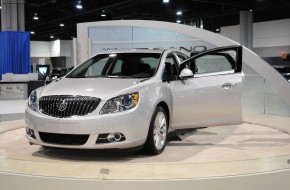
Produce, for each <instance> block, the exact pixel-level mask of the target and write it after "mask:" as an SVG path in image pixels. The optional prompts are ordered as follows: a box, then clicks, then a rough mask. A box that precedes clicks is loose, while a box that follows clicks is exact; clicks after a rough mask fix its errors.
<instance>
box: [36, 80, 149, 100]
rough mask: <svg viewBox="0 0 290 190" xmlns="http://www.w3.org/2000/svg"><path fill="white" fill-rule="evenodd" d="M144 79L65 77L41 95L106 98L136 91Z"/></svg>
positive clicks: (50, 85) (44, 90) (48, 87)
mask: <svg viewBox="0 0 290 190" xmlns="http://www.w3.org/2000/svg"><path fill="white" fill-rule="evenodd" d="M142 80H144V79H116V78H90V79H88V78H81V79H80V78H63V79H61V80H59V81H57V82H52V83H50V84H49V85H47V86H46V87H44V88H43V89H42V91H41V94H40V96H50V95H73V96H77V95H80V96H92V97H97V98H101V99H103V100H104V99H105V100H106V99H108V98H112V97H115V96H118V95H121V94H125V93H132V92H136V90H137V89H136V86H140V82H141V81H142ZM134 90H135V91H134Z"/></svg>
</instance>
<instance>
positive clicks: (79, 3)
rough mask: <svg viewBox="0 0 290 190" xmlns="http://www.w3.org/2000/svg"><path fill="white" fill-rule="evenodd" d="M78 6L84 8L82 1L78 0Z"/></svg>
mask: <svg viewBox="0 0 290 190" xmlns="http://www.w3.org/2000/svg"><path fill="white" fill-rule="evenodd" d="M76 8H77V9H82V8H83V6H82V1H78V4H76Z"/></svg>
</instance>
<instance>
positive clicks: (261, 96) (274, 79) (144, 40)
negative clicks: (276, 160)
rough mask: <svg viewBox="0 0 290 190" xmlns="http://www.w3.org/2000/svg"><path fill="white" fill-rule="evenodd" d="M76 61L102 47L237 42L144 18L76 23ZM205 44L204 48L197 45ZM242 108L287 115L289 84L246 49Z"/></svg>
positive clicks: (183, 47) (190, 47) (210, 45)
mask: <svg viewBox="0 0 290 190" xmlns="http://www.w3.org/2000/svg"><path fill="white" fill-rule="evenodd" d="M77 36H78V38H77V43H76V46H77V49H78V53H77V56H75V57H77V60H76V62H77V64H78V63H81V62H82V61H84V60H86V59H87V58H88V57H90V56H91V55H93V54H95V53H97V52H99V51H104V50H113V49H120V48H170V47H174V48H176V49H181V50H182V51H184V52H185V53H189V51H191V50H194V49H196V50H200V49H203V48H204V47H206V48H207V49H211V48H214V47H220V46H229V45H237V44H238V43H237V42H234V41H232V40H230V39H228V38H226V37H223V36H221V35H219V34H216V33H213V32H209V31H206V30H203V29H199V28H196V27H193V26H187V25H181V24H175V23H168V22H159V21H144V20H119V21H104V22H90V23H81V24H78V25H77ZM200 46H204V47H200ZM243 71H244V73H245V76H246V77H245V85H244V89H243V111H244V112H246V113H255V114H271V115H282V116H290V106H289V105H290V85H289V83H288V81H286V80H285V79H284V78H283V77H282V76H281V75H280V74H279V73H278V72H276V70H274V69H273V68H272V67H271V66H270V65H269V64H268V63H266V62H265V61H263V60H262V59H261V58H260V57H259V56H258V55H256V54H255V53H254V52H252V51H250V50H249V49H247V48H244V49H243Z"/></svg>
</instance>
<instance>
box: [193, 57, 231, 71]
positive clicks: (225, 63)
mask: <svg viewBox="0 0 290 190" xmlns="http://www.w3.org/2000/svg"><path fill="white" fill-rule="evenodd" d="M195 66H196V68H195V73H196V74H202V73H213V72H222V71H230V70H232V69H233V66H232V65H231V63H230V61H229V60H228V59H227V58H226V57H225V56H223V55H207V56H204V57H201V58H198V59H196V60H195Z"/></svg>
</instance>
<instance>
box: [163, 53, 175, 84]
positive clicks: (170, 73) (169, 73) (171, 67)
mask: <svg viewBox="0 0 290 190" xmlns="http://www.w3.org/2000/svg"><path fill="white" fill-rule="evenodd" d="M164 64H165V67H164V72H163V81H171V80H176V79H177V66H176V60H175V58H174V56H173V55H172V54H169V55H168V56H167V57H166V60H165V63H164Z"/></svg>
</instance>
